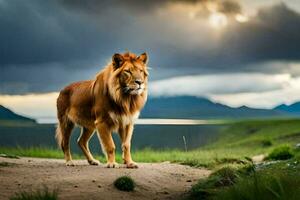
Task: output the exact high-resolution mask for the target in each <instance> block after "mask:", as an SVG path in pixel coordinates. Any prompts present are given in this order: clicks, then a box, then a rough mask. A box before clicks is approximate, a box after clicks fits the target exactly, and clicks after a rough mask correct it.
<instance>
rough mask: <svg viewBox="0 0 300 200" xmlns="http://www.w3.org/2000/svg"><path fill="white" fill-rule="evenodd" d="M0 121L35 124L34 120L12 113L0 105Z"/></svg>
mask: <svg viewBox="0 0 300 200" xmlns="http://www.w3.org/2000/svg"><path fill="white" fill-rule="evenodd" d="M0 120H16V121H28V122H35V120H34V119H31V118H28V117H24V116H21V115H18V114H16V113H14V112H13V111H11V110H9V109H8V108H5V107H4V106H2V105H0Z"/></svg>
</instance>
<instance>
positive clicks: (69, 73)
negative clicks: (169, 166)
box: [0, 0, 300, 117]
mask: <svg viewBox="0 0 300 200" xmlns="http://www.w3.org/2000/svg"><path fill="white" fill-rule="evenodd" d="M0 27H1V31H0V44H1V45H0V104H3V105H4V106H7V107H9V108H11V109H12V110H14V111H16V112H18V113H21V114H24V115H27V116H32V117H41V116H45V117H46V116H55V113H56V110H55V101H56V97H57V95H58V92H59V90H60V89H62V88H63V87H64V86H66V85H67V84H69V83H71V82H73V81H78V80H86V79H93V78H94V76H95V74H96V73H97V72H98V71H100V70H101V69H102V68H103V67H105V66H106V65H107V63H109V62H110V60H111V56H112V55H113V54H114V53H122V52H125V51H128V50H129V51H131V52H134V53H137V54H140V53H143V52H147V53H148V55H149V63H148V65H149V67H151V70H150V82H149V95H150V96H152V97H157V96H177V95H192V96H199V97H207V98H209V99H211V100H212V101H214V102H220V103H223V104H226V105H229V106H233V107H238V106H243V105H246V106H249V107H255V108H272V107H274V106H276V105H278V104H282V103H286V104H291V103H293V102H296V101H300V92H298V91H300V90H299V89H300V1H299V0H281V1H279V0H186V1H183V0H152V1H150V0H149V1H139V0H126V1H124V0H110V1H108V0H106V1H105V0H104V1H97V0H44V1H39V0H28V1H21V0H0Z"/></svg>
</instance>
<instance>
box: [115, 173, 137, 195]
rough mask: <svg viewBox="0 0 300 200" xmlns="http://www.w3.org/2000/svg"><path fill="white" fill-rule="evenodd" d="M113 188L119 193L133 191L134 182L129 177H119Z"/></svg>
mask: <svg viewBox="0 0 300 200" xmlns="http://www.w3.org/2000/svg"><path fill="white" fill-rule="evenodd" d="M114 186H115V187H116V188H117V189H118V190H121V191H126V192H129V191H133V190H134V187H135V182H134V181H133V179H132V178H131V177H129V176H121V177H119V178H117V179H116V180H115V181H114Z"/></svg>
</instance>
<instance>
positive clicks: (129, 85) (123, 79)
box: [113, 53, 148, 95]
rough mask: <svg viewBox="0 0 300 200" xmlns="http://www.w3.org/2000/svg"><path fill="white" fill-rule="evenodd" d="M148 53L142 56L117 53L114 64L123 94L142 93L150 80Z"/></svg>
mask: <svg viewBox="0 0 300 200" xmlns="http://www.w3.org/2000/svg"><path fill="white" fill-rule="evenodd" d="M146 63H147V54H146V53H143V54H141V55H140V56H135V55H134V54H129V53H128V54H124V55H121V54H115V55H114V56H113V66H114V70H115V72H116V78H117V79H118V82H119V86H120V87H119V89H120V90H121V92H122V93H123V94H128V95H141V94H142V93H143V92H144V91H145V90H146V86H147V82H148V71H147V66H146Z"/></svg>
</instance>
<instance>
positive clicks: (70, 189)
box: [0, 157, 210, 200]
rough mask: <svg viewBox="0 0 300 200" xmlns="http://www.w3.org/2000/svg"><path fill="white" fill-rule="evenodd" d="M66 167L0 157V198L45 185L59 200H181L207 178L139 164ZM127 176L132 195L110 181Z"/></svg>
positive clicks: (184, 169) (198, 172)
mask: <svg viewBox="0 0 300 200" xmlns="http://www.w3.org/2000/svg"><path fill="white" fill-rule="evenodd" d="M74 162H75V164H76V166H74V167H67V166H65V164H64V160H60V159H40V158H21V159H12V158H2V157H0V163H5V164H3V165H0V199H9V198H10V197H11V196H13V195H14V194H15V193H16V192H20V191H31V190H33V191H35V190H37V189H42V188H43V186H47V187H48V188H49V189H50V190H52V189H58V191H59V192H58V197H59V199H72V200H76V199H78V200H79V199H80V200H83V199H97V200H99V199H133V200H134V199H182V198H183V197H184V195H185V194H186V192H187V191H188V190H189V189H190V187H191V185H193V184H194V183H196V181H197V180H199V179H200V178H204V177H207V176H208V175H209V173H210V171H209V170H207V169H197V168H192V167H189V166H183V165H179V164H171V163H168V162H164V163H140V164H139V168H138V169H127V168H125V167H124V166H122V165H121V166H120V168H113V169H111V168H110V169H109V168H105V165H104V164H101V165H100V166H90V165H88V164H87V162H86V161H84V160H75V161H74ZM124 175H128V176H131V177H132V178H133V179H134V181H135V182H136V188H135V190H134V191H133V192H123V191H119V190H117V189H116V188H115V187H114V185H113V182H114V180H115V179H117V178H118V177H120V176H124Z"/></svg>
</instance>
